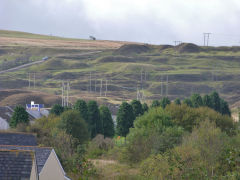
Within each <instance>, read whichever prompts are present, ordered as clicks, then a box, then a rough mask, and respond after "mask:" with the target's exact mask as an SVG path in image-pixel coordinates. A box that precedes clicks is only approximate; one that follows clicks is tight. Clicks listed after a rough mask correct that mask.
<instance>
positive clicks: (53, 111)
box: [50, 104, 64, 116]
mask: <svg viewBox="0 0 240 180" xmlns="http://www.w3.org/2000/svg"><path fill="white" fill-rule="evenodd" d="M63 112H64V107H62V106H61V105H59V104H54V105H53V106H52V108H51V110H50V114H55V115H56V116H59V115H61V114H62V113H63Z"/></svg>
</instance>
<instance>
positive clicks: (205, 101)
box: [203, 94, 213, 108]
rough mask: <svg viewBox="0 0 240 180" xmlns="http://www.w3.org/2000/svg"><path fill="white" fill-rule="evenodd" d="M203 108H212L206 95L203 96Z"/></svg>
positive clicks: (210, 101)
mask: <svg viewBox="0 0 240 180" xmlns="http://www.w3.org/2000/svg"><path fill="white" fill-rule="evenodd" d="M203 106H207V107H210V108H211V107H213V105H212V100H211V97H210V96H209V95H208V94H206V95H205V96H203Z"/></svg>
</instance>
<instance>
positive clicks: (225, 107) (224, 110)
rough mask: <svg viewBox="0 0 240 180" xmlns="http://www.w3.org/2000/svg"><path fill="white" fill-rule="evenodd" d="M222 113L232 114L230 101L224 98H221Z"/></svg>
mask: <svg viewBox="0 0 240 180" xmlns="http://www.w3.org/2000/svg"><path fill="white" fill-rule="evenodd" d="M220 113H222V114H223V115H224V114H225V115H228V116H231V111H230V109H229V106H228V103H227V102H226V101H224V100H223V99H220Z"/></svg>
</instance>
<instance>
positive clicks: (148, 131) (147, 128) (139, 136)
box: [123, 107, 183, 163]
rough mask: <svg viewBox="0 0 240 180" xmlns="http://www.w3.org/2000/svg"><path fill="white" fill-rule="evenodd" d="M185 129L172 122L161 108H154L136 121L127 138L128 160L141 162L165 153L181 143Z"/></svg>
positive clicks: (126, 151)
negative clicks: (151, 156) (153, 155)
mask: <svg viewBox="0 0 240 180" xmlns="http://www.w3.org/2000/svg"><path fill="white" fill-rule="evenodd" d="M182 134H183V129H182V128H180V127H176V126H174V125H173V124H172V122H171V117H170V115H169V114H168V113H167V112H165V111H164V110H163V109H162V108H161V107H159V108H152V109H150V110H149V111H148V112H147V113H145V114H144V115H143V116H140V117H138V118H137V119H136V120H135V123H134V128H132V129H130V133H129V134H128V136H127V145H126V149H125V154H126V158H123V159H126V160H128V161H130V162H134V163H136V162H139V161H141V160H143V159H145V158H147V157H148V156H149V155H150V154H151V153H159V152H165V151H166V150H167V149H169V148H172V147H174V145H175V144H178V143H180V142H181V136H182Z"/></svg>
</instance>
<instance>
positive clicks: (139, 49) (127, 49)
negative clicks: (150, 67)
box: [114, 44, 151, 55]
mask: <svg viewBox="0 0 240 180" xmlns="http://www.w3.org/2000/svg"><path fill="white" fill-rule="evenodd" d="M150 50H151V47H150V46H148V45H139V44H127V45H123V46H121V47H120V48H119V49H117V50H115V52H114V54H120V55H134V54H140V53H146V52H149V51H150Z"/></svg>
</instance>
